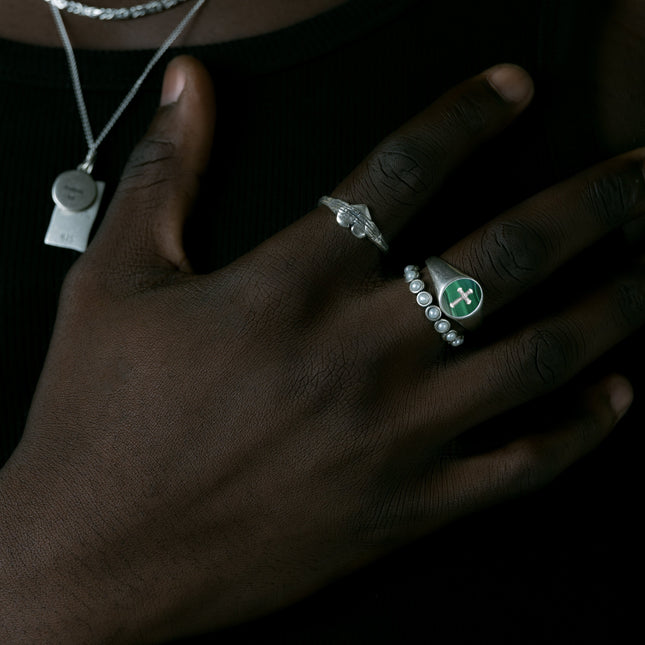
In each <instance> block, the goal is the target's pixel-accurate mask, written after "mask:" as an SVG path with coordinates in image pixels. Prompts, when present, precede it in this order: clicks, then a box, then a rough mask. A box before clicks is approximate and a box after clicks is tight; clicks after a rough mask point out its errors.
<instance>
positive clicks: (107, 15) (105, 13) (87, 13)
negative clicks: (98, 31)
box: [45, 0, 187, 20]
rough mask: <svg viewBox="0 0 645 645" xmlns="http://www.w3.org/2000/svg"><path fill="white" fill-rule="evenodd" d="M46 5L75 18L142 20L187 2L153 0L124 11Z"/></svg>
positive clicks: (55, 0) (62, 1)
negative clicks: (75, 16) (73, 15)
mask: <svg viewBox="0 0 645 645" xmlns="http://www.w3.org/2000/svg"><path fill="white" fill-rule="evenodd" d="M45 2H46V3H47V4H50V5H52V6H53V7H56V8H57V9H61V10H63V11H67V12H69V13H73V14H75V15H77V16H83V17H84V18H98V19H99V20H133V19H134V18H142V17H143V16H149V15H151V14H153V13H161V12H162V11H166V10H167V9H172V8H173V7H176V6H177V5H179V4H183V3H184V2H187V0H155V1H154V2H146V3H145V4H138V5H135V6H134V7H128V8H124V9H111V8H103V7H91V6H89V5H86V4H83V3H81V2H71V1H70V0H45Z"/></svg>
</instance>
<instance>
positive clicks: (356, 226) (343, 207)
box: [318, 195, 388, 252]
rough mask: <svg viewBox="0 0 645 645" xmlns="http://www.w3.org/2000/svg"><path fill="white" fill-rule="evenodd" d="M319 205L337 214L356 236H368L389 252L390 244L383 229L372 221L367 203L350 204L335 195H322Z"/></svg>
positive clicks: (340, 220) (341, 221) (340, 222)
mask: <svg viewBox="0 0 645 645" xmlns="http://www.w3.org/2000/svg"><path fill="white" fill-rule="evenodd" d="M318 205H319V206H321V205H322V206H327V208H328V209H329V210H330V211H331V212H332V213H334V214H335V215H336V221H337V222H338V223H339V224H340V225H341V226H342V227H343V228H348V229H349V230H350V231H351V232H352V234H353V235H354V237H357V238H359V239H361V238H364V237H367V239H368V240H370V241H371V242H374V244H376V246H378V248H379V249H381V251H384V252H387V250H388V245H387V242H386V241H385V238H384V237H383V235H381V231H379V230H378V227H377V226H376V224H374V222H373V221H372V216H371V215H370V211H369V208H367V206H366V205H365V204H348V203H347V202H344V201H343V200H342V199H336V198H334V197H327V196H326V195H325V196H324V197H321V198H320V199H319V200H318Z"/></svg>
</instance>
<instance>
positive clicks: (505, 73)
mask: <svg viewBox="0 0 645 645" xmlns="http://www.w3.org/2000/svg"><path fill="white" fill-rule="evenodd" d="M487 77H488V82H489V83H490V84H491V86H492V87H493V89H494V90H495V91H496V92H497V93H498V94H499V95H500V96H501V97H502V98H503V99H504V100H505V101H508V102H509V103H522V102H523V101H525V100H526V99H528V98H529V96H531V94H533V81H532V80H531V77H530V76H529V75H528V74H527V73H526V72H525V71H524V70H523V69H522V68H521V67H518V66H517V65H497V66H496V67H493V68H491V69H490V70H489V71H488V73H487Z"/></svg>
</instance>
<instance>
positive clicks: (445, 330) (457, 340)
mask: <svg viewBox="0 0 645 645" xmlns="http://www.w3.org/2000/svg"><path fill="white" fill-rule="evenodd" d="M420 276H421V273H420V271H419V267H418V266H415V265H413V264H410V265H408V266H407V267H405V269H404V270H403V277H404V279H405V281H406V282H407V283H408V285H409V289H410V291H411V292H412V293H413V294H415V295H416V298H417V304H418V305H419V306H420V307H423V309H424V313H425V316H426V318H427V319H428V320H429V321H430V322H431V323H433V325H434V328H435V331H436V332H437V333H438V334H439V335H440V336H441V338H443V340H445V341H446V342H447V343H448V344H449V345H452V346H453V347H459V346H460V345H463V343H464V337H463V336H462V335H461V334H459V333H458V332H457V330H455V329H451V325H450V321H448V320H446V319H445V318H442V313H443V312H442V311H441V309H440V308H439V307H438V306H437V305H436V304H433V298H432V294H430V293H429V292H428V291H426V286H425V283H424V282H423V280H422V279H421V277H420Z"/></svg>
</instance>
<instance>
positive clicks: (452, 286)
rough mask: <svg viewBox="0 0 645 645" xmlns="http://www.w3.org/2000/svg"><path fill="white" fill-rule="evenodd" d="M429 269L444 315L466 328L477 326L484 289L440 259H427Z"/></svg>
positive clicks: (475, 281)
mask: <svg viewBox="0 0 645 645" xmlns="http://www.w3.org/2000/svg"><path fill="white" fill-rule="evenodd" d="M426 267H427V268H428V273H429V275H430V280H431V282H432V286H433V287H434V291H435V294H436V296H437V304H438V305H439V307H440V308H441V311H442V312H443V314H444V315H445V316H447V317H448V318H450V319H452V320H456V321H457V322H458V323H459V324H460V325H462V326H463V327H464V328H465V329H474V328H475V327H477V325H478V324H479V323H480V322H481V309H482V303H483V302H484V290H483V289H482V286H481V285H480V284H479V282H477V280H475V279H474V278H471V277H470V276H468V275H466V274H465V273H462V272H461V271H459V270H458V269H455V267H453V266H452V265H451V264H448V263H447V262H446V261H445V260H442V259H441V258H437V257H430V258H428V259H427V260H426Z"/></svg>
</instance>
